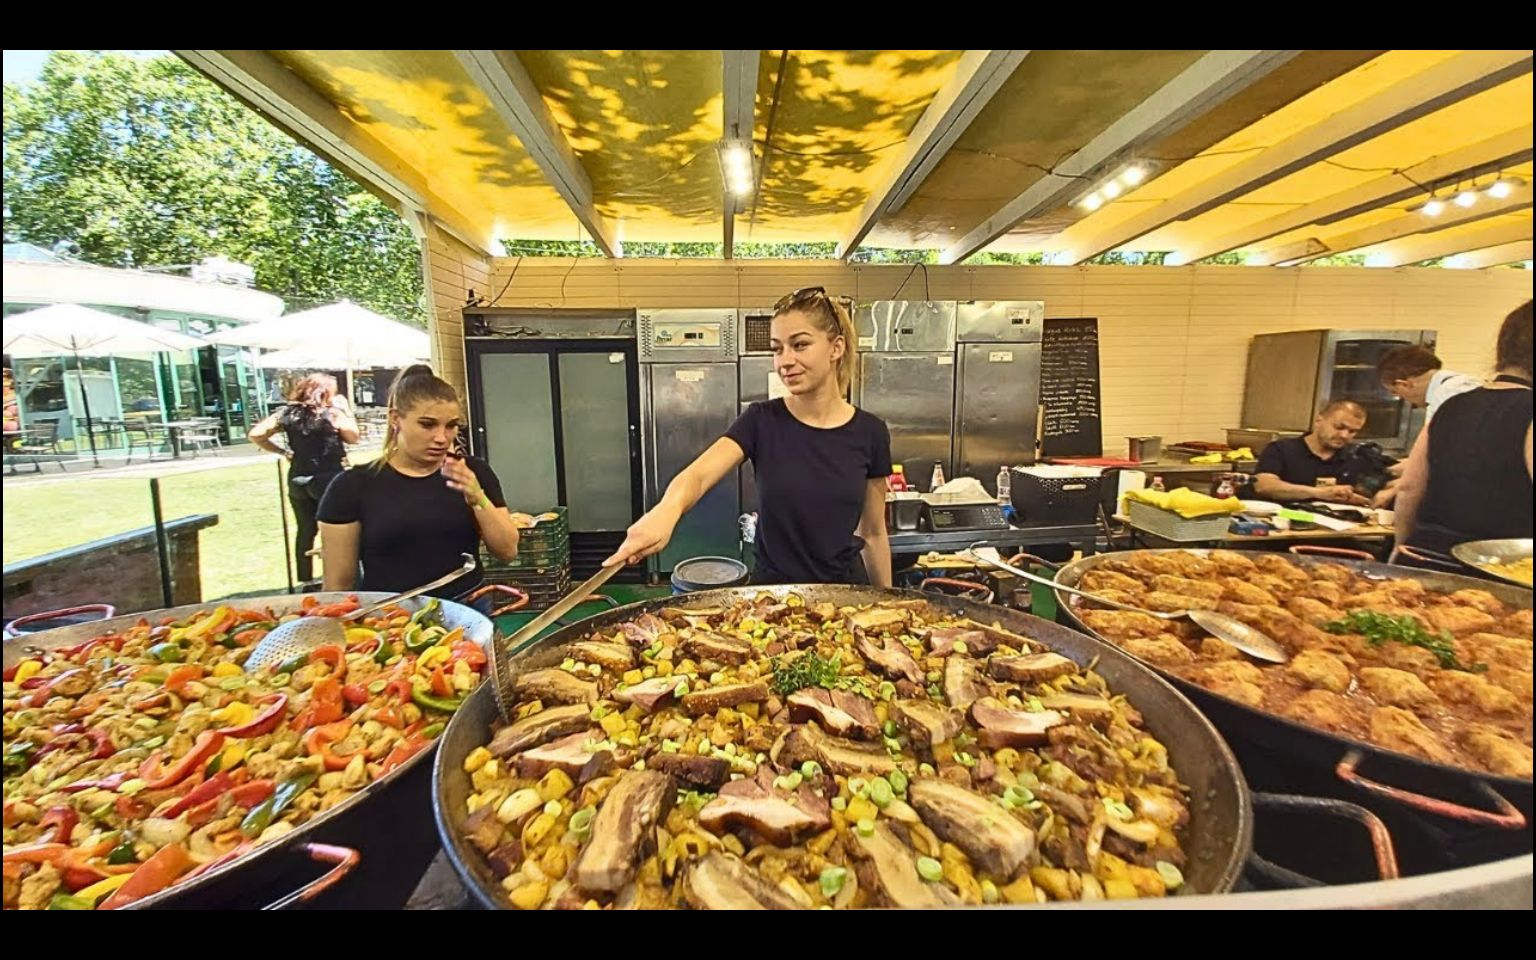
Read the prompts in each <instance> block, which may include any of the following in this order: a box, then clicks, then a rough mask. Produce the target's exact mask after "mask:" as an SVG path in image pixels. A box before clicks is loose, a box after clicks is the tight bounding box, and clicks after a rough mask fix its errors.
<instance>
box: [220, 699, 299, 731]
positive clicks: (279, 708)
mask: <svg viewBox="0 0 1536 960" xmlns="http://www.w3.org/2000/svg"><path fill="white" fill-rule="evenodd" d="M256 702H257V703H266V704H268V706H267V708H266V709H265V710H263V711H261V712H260V713H258V714H257V715H256V716H255V717H253V718H252V719H251V720H250V722H249V723H245V724H242V725H240V726H238V727H229V728H228V729H225V730H220V731H219V732H220V733H222V734H224V736H226V737H234V738H235V739H237V740H248V739H250V738H251V737H259V736H261V735H263V734H267V733H271V732H272V731H273V730H276V729H277V725H278V724H279V723H281V722H282V720H283V712H284V711H285V710H287V709H288V695H287V694H286V693H276V694H273V695H271V696H269V697H263V698H262V699H261V700H258V701H256Z"/></svg>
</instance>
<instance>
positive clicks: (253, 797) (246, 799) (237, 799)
mask: <svg viewBox="0 0 1536 960" xmlns="http://www.w3.org/2000/svg"><path fill="white" fill-rule="evenodd" d="M275 789H277V784H276V783H275V782H274V781H272V780H252V781H251V782H250V783H242V784H241V785H240V786H238V787H236V788H235V789H233V790H231V791H229V798H230V800H231V801H233V803H234V805H235V806H237V807H245V808H247V809H249V808H251V807H254V806H258V805H259V804H260V803H261V802H262V801H263V800H265V799H267V798H268V797H270V796H272V791H273V790H275Z"/></svg>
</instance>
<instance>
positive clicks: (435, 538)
mask: <svg viewBox="0 0 1536 960" xmlns="http://www.w3.org/2000/svg"><path fill="white" fill-rule="evenodd" d="M463 420H464V415H463V405H462V404H460V402H459V395H458V391H456V390H454V389H453V386H452V385H451V384H449V383H448V382H447V381H446V380H441V379H439V378H438V377H436V376H434V375H433V373H432V368H431V367H429V366H427V365H426V364H417V365H416V366H413V367H407V368H406V369H405V370H403V371H401V373H400V376H399V377H398V378H396V380H395V383H394V386H393V387H392V388H391V389H390V392H389V426H388V432H387V433H386V434H385V438H384V450H383V452H382V453H381V454H380V456H379V459H378V460H377V461H375V462H374V463H372V464H369V465H367V466H364V467H359V468H357V469H355V470H348V471H347V472H346V473H344V474H342V475H341V476H340V477H338V478H336V480H335V481H334V482H333V483H332V484H331V486H330V489H328V490H327V491H326V493H325V498H324V499H323V500H322V501H321V502H320V514H319V519H320V534H321V557H322V558H323V559H324V561H325V589H327V590H353V589H359V590H387V591H390V592H395V591H399V590H407V589H409V588H411V587H415V586H419V585H421V584H423V583H426V582H427V581H429V580H433V579H435V578H437V577H440V576H442V575H443V574H444V573H447V572H448V571H450V570H452V569H453V568H455V567H457V566H459V564H460V563H462V562H463V561H462V555H463V554H466V553H469V554H474V555H475V556H476V558H478V557H479V555H480V544H481V542H482V541H484V543H485V546H486V548H487V549H489V550H490V552H491V553H492V554H493V555H495V556H497V557H500V558H501V559H503V560H511V559H513V558H514V557H516V556H517V527H516V526H514V525H513V523H512V515H511V514H510V513H508V512H507V501H506V499H505V498H504V497H503V496H502V493H501V482H500V481H499V480H497V479H496V474H495V472H493V471H492V470H491V466H490V464H488V463H486V462H485V461H484V460H480V459H478V458H476V457H466V456H463V455H461V454H460V453H459V452H458V447H457V442H458V439H459V429H460V427H461V426H462V425H463ZM359 563H361V564H362V578H361V580H360V581H359V579H358V576H357V573H358V564H359ZM481 577H482V575H481V571H480V566H479V562H478V559H477V561H476V565H475V569H474V571H473V572H472V573H468V574H465V575H464V576H462V577H460V578H459V579H457V580H455V581H453V582H452V583H450V584H449V585H448V586H446V587H443V588H442V589H440V590H436V591H434V593H436V594H437V595H438V596H441V597H455V596H458V595H460V594H462V593H465V592H467V591H469V590H472V589H474V588H475V587H477V586H479V585H480V581H481Z"/></svg>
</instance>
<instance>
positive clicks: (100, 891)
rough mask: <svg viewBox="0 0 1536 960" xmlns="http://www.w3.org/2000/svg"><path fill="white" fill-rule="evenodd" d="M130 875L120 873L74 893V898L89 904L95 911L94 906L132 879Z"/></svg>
mask: <svg viewBox="0 0 1536 960" xmlns="http://www.w3.org/2000/svg"><path fill="white" fill-rule="evenodd" d="M132 877H133V874H131V873H120V874H118V875H117V876H115V877H108V878H107V879H105V880H102V881H101V882H100V883H93V884H91V885H90V886H88V887H85V888H83V889H81V890H77V891H75V896H77V897H79V898H80V899H81V900H85V901H87V902H89V903H90V904H91V909H92V910H94V909H96V904H97V903H99V902H101V898H102V897H105V896H106V895H107V894H109V893H116V892H117V890H118V888H119V887H121V886H122V885H123V884H125V883H127V882H128V881H129V880H130V879H132Z"/></svg>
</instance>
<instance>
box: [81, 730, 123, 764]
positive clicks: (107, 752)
mask: <svg viewBox="0 0 1536 960" xmlns="http://www.w3.org/2000/svg"><path fill="white" fill-rule="evenodd" d="M85 735H86V736H87V737H89V738H90V740H91V742H92V743H94V744H96V749H95V750H94V751H92V753H91V759H92V760H105V759H107V758H108V757H110V756H112V755H113V754H114V753H116V752H117V747H115V746H113V745H112V734H110V733H108V732H107V731H105V730H103V729H101V728H100V727H92V728H91V729H89V730H87V731H85Z"/></svg>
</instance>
